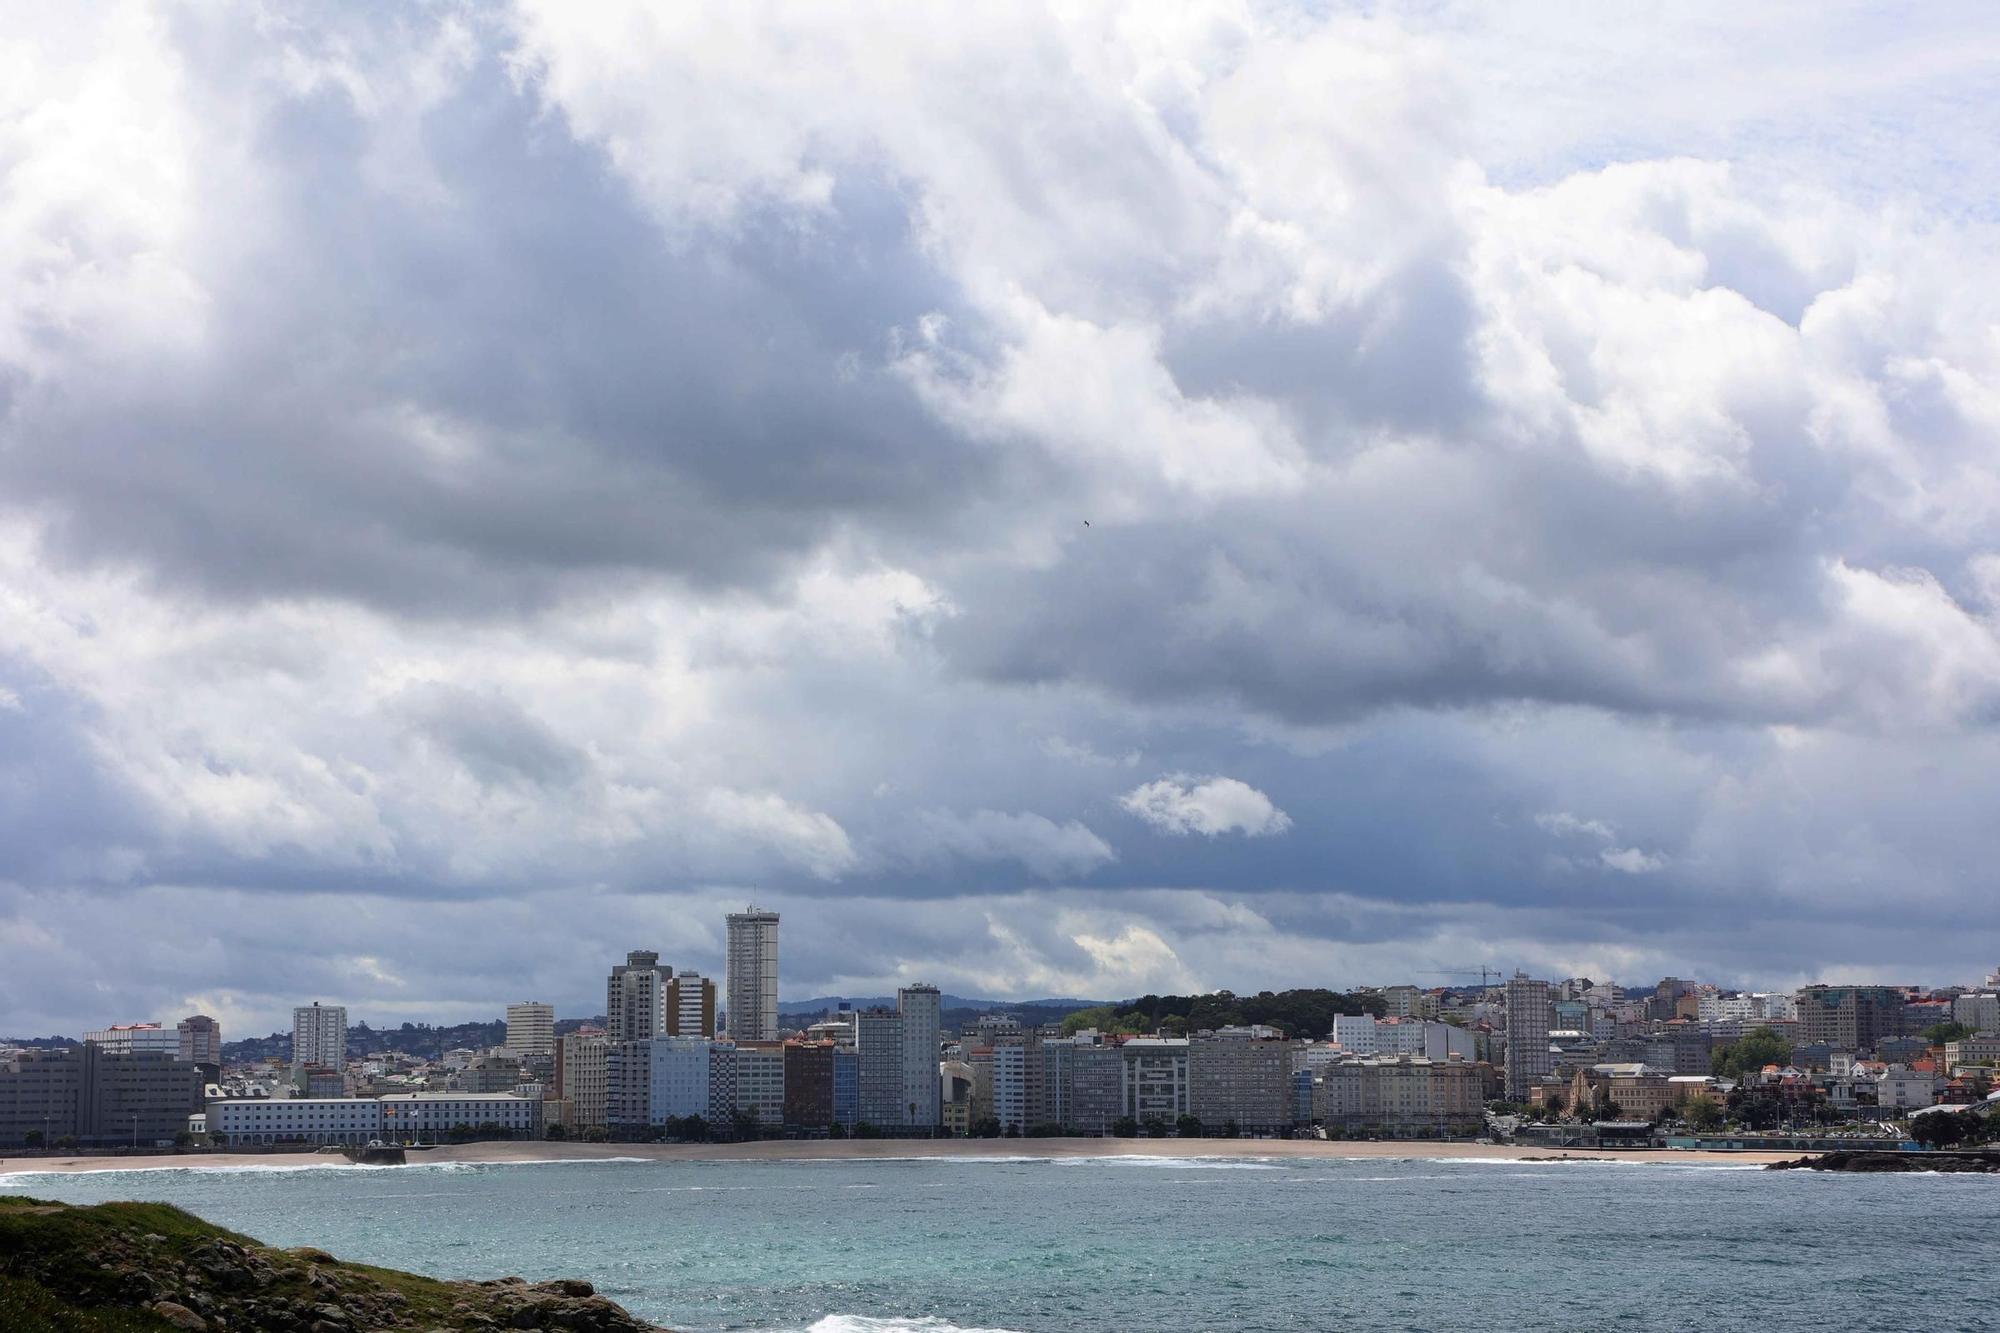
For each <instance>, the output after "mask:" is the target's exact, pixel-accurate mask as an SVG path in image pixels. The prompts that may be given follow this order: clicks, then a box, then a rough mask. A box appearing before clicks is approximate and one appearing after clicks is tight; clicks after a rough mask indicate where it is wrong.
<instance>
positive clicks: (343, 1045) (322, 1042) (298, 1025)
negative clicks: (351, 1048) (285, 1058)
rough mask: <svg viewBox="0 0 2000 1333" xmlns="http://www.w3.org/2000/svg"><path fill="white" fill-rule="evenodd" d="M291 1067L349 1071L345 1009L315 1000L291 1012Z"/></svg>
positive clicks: (344, 1006) (343, 1006)
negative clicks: (324, 1067) (321, 1066)
mask: <svg viewBox="0 0 2000 1333" xmlns="http://www.w3.org/2000/svg"><path fill="white" fill-rule="evenodd" d="M292 1063H293V1064H295V1065H325V1066H326V1067H327V1068H328V1069H342V1068H345V1067H346V1065H347V1006H346V1005H342V1004H321V1003H320V1002H319V1001H318V1000H314V1001H313V1002H312V1003H311V1004H302V1005H300V1006H299V1007H298V1008H296V1009H294V1010H292Z"/></svg>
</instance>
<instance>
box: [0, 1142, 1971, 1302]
mask: <svg viewBox="0 0 2000 1333" xmlns="http://www.w3.org/2000/svg"><path fill="white" fill-rule="evenodd" d="M0 1188H4V1189H6V1190H7V1191H9V1192H16V1193H33V1194H35V1195H38V1196H41V1197H54V1198H60V1199H67V1200H71V1201H75V1202H96V1201H99V1200H104V1199H162V1200H167V1201H169V1202H172V1203H176V1204H180V1205H181V1206H183V1207H186V1208H189V1209H191V1210H193V1211H194V1212H196V1213H199V1214H201V1215H202V1216H203V1217H206V1218H209V1219H211V1220H212V1221H215V1222H219V1223H221V1224H223V1225H225V1226H228V1227H232V1228H235V1229H237V1230H239V1231H244V1232H248V1233H249V1234H251V1235H253V1236H257V1237H259V1238H261V1239H263V1240H265V1241H268V1242H270V1243H272V1244H276V1245H306V1244H311V1245H318V1246H322V1247H324V1248H326V1249H329V1250H331V1251H333V1252H334V1253H336V1254H338V1255H341V1256H342V1257H344V1258H351V1259H358V1260H364V1261H367V1262H372V1263H379V1264H389V1265H393V1266H396V1267H399V1268H410V1269H417V1270H420V1271H422V1272H427V1273H434V1274H438V1275H440V1276H458V1277H495V1276H500V1275H504V1274H509V1273H519V1274H522V1275H523V1276H526V1277H529V1278H543V1277H556V1276H570V1277H585V1278H589V1279H590V1280H591V1281H593V1282H595V1283H597V1284H598V1285H599V1287H600V1288H601V1289H602V1290H603V1291H604V1292H605V1293H606V1294H607V1295H610V1296H612V1297H614V1298H616V1299H618V1300H620V1301H622V1302H624V1303H625V1304H626V1305H627V1306H629V1307H631V1308H632V1309H633V1310H634V1311H636V1312H638V1313H640V1314H643V1315H645V1316H646V1317H648V1318H651V1319H654V1320H657V1321H659V1322H660V1323H663V1324H666V1325H669V1326H671V1327H673V1328H676V1329H685V1330H689V1331H690V1333H708V1331H709V1330H724V1329H756V1330H810V1331H811V1333H903V1331H904V1330H924V1333H953V1331H954V1330H975V1329H977V1330H1016V1331H1018V1333H1080V1331H1083V1330H1089V1331H1092V1333H1096V1331H1098V1330H1105V1331H1109V1330H1119V1331H1120V1333H1126V1331H1129V1330H1151V1329H1159V1330H1246V1331H1249V1330H1256V1331H1259V1333H1262V1331H1269V1333H1291V1331H1292V1330H1302V1329H1315V1330H1317V1329H1328V1330H1333V1329H1339V1330H1354V1329H1430V1330H1459V1329H1609V1328H1621V1329H1699V1330H1704V1333H1712V1331H1713V1330H1722V1329H1757V1330H1762V1331H1763V1333H1776V1331H1777V1330H1793V1329H1797V1330H1823V1329H1924V1330H1948V1329H1994V1328H2000V1178H1994V1177H1982V1176H1933V1175H1910V1176H1839V1175H1821V1174H1817V1173H1813V1172H1771V1173H1766V1172H1763V1171H1760V1170H1758V1169H1756V1168H1754V1167H1737V1166H1707V1165H1692V1164H1690V1165H1661V1166H1653V1165H1640V1164H1633V1163H1616V1162H1612V1163H1566V1164H1536V1163H1523V1162H1499V1161H1493V1162H1482V1161H1465V1160H1456V1161H1440V1160H1422V1159H1412V1160H1405V1161H1386V1160H1371V1161H1320V1160H1315V1161H1296V1160H1286V1161H1276V1160H1267V1161H1257V1160H1209V1161H1187V1160H1175V1159H1164V1158H1134V1157H1127V1158H1117V1159H1064V1160H1048V1159H1036V1158H1032V1157H1021V1158H1008V1159H982V1160H897V1161H874V1162H761V1163H751V1162H638V1161H625V1162H566V1163H527V1164H516V1165H506V1166H475V1165H457V1164H440V1165H428V1166H410V1167H390V1168H379V1167H378V1168H369V1167H351V1166H293V1167H250V1168H237V1169H193V1170H181V1169H176V1170H160V1171H122V1172H121V1171H112V1172H103V1173H94V1174H79V1175H60V1176H48V1175H42V1176H33V1177H30V1176H25V1175H19V1176H9V1177H0Z"/></svg>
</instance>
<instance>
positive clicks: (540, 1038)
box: [507, 1000, 556, 1055]
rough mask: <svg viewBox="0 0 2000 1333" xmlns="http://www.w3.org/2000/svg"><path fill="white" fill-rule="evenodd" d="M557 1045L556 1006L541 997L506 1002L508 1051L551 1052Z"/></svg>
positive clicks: (513, 1052)
mask: <svg viewBox="0 0 2000 1333" xmlns="http://www.w3.org/2000/svg"><path fill="white" fill-rule="evenodd" d="M555 1049H556V1007H555V1006H554V1005H552V1004H543V1003H542V1002H541V1001H539V1000H523V1001H522V1002H521V1003H520V1004H510V1005H508V1006H507V1052H508V1054H510V1055H551V1054H553V1053H554V1052H555Z"/></svg>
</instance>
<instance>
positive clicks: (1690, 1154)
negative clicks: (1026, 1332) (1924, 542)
mask: <svg viewBox="0 0 2000 1333" xmlns="http://www.w3.org/2000/svg"><path fill="white" fill-rule="evenodd" d="M1809 1155H1810V1154H1807V1153H1803V1152H1801V1151H1799V1150H1797V1149H1793V1150H1789V1151H1786V1150H1780V1151H1775V1152H1697V1151H1674V1150H1661V1149H1643V1150H1628V1149H1610V1150H1597V1149H1584V1148H1579V1149H1574V1150H1570V1151H1558V1150H1552V1149H1548V1148H1528V1147H1517V1146H1511V1145H1505V1144H1492V1143H1463V1142H1460V1143H1427V1142H1422V1141H1402V1142H1393V1143H1356V1142H1347V1141H1319V1140H1313V1139H796V1140H790V1139H778V1140H766V1141H762V1142H757V1143H551V1142H534V1143H465V1144H453V1145H449V1146H445V1147H440V1148H427V1149H424V1150H422V1151H416V1150H412V1151H411V1153H410V1162H411V1163H412V1164H419V1163H426V1162H431V1163H435V1162H486V1163H496V1164H504V1163H509V1162H516V1163H527V1162H603V1161H621V1160H622V1161H633V1160H640V1161H649V1162H651V1161H660V1162H675V1161H681V1162H820V1161H862V1162H865V1161H895V1160H909V1159H913V1158H979V1157H1015V1158H1054V1157H1155V1158H1158V1157H1197V1158H1199V1157H1207V1158H1228V1157H1256V1158H1266V1159H1280V1160H1282V1159H1286V1158H1299V1159H1306V1158H1333V1159H1343V1158H1345V1159H1353V1160H1364V1159H1376V1160H1394V1159H1403V1160H1422V1159H1429V1160H1438V1159H1442V1158H1462V1159H1465V1160H1468V1161H1478V1160H1482V1159H1483V1160H1486V1161H1507V1162H1548V1161H1617V1162H1650V1163H1656V1164H1659V1163H1665V1164H1682V1165H1699V1164H1704V1163H1705V1164H1710V1165H1713V1164H1716V1163H1729V1164H1733V1165H1737V1166H1761V1165H1765V1164H1768V1163H1770V1162H1780V1161H1789V1160H1791V1159H1793V1158H1796V1157H1801V1156H1809ZM315 1164H341V1165H345V1161H344V1159H342V1158H340V1157H338V1156H336V1155H333V1154H321V1153H297V1152H284V1153H254V1152H214V1153H162V1154H159V1155H156V1156H132V1157H0V1175H9V1174H18V1173H31V1172H46V1171H147V1170H163V1169H173V1168H176V1167H181V1168H188V1167H194V1168H209V1169H213V1168H216V1167H258V1166H262V1167H284V1166H311V1165H315Z"/></svg>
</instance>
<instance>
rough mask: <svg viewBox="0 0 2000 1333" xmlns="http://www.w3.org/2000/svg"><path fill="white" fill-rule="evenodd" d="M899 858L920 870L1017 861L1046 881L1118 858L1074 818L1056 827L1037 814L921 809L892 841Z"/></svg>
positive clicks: (1086, 872) (1084, 872)
mask: <svg viewBox="0 0 2000 1333" xmlns="http://www.w3.org/2000/svg"><path fill="white" fill-rule="evenodd" d="M890 843H891V845H892V846H894V847H896V848H897V849H898V852H899V854H900V855H901V856H902V857H903V858H905V859H907V860H909V861H911V862H913V863H915V864H919V865H930V866H946V865H947V863H948V862H949V861H950V860H951V859H954V858H957V859H963V860H967V861H1018V862H1019V863H1020V864H1021V865H1023V866H1025V867H1026V868H1027V869H1028V870H1029V871H1030V872H1032V873H1033V874H1035V875H1037V876H1039V877H1040V878H1042V879H1048V880H1054V879H1064V878H1067V877H1071V876H1079V875H1087V874H1089V873H1090V872H1091V871H1093V870H1095V869H1097V867H1099V866H1101V865H1104V864H1105V863H1107V862H1110V861H1115V860H1117V859H1118V855H1117V853H1116V852H1114V851H1112V849H1111V844H1109V843H1107V842H1106V841H1104V839H1102V838H1100V837H1098V836H1097V835H1096V834H1095V833H1093V832H1091V831H1090V829H1089V828H1087V827H1086V826H1085V825H1083V824H1082V823H1081V822H1079V821H1077V820H1074V819H1071V820H1066V821H1064V822H1063V823H1060V824H1058V823H1056V822H1055V821H1054V820H1052V819H1049V818H1047V817H1045V816H1043V815H1038V814H1034V813H1032V812H1021V813H1014V814H1008V813H1003V812H1001V811H998V810H975V811H973V812H972V813H971V814H958V813H955V812H953V811H949V810H920V811H917V812H916V813H915V814H914V815H913V816H912V818H911V820H910V823H909V824H908V825H907V826H906V827H905V828H904V829H902V830H899V831H898V832H897V833H896V834H892V835H891V837H890Z"/></svg>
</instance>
